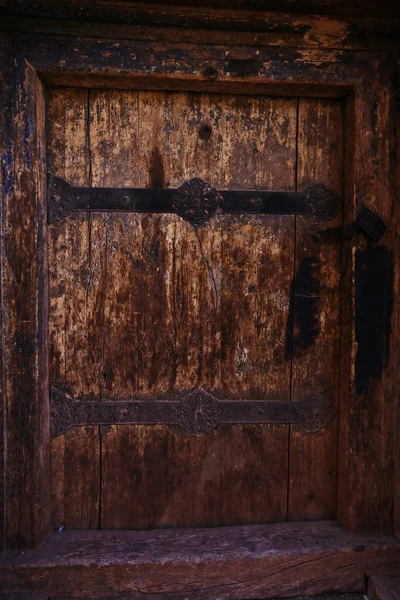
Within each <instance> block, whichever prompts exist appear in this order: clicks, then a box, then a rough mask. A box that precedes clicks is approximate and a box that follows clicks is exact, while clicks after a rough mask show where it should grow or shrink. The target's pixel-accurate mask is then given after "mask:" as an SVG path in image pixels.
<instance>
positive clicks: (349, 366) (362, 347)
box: [338, 69, 398, 532]
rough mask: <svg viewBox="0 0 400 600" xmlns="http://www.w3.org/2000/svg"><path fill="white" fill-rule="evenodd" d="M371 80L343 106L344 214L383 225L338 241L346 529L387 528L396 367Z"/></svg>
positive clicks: (389, 179)
mask: <svg viewBox="0 0 400 600" xmlns="http://www.w3.org/2000/svg"><path fill="white" fill-rule="evenodd" d="M371 77H373V85H370V83H369V82H368V83H367V80H364V81H363V83H362V85H361V86H360V87H359V88H358V90H357V93H356V94H355V96H354V98H353V99H349V100H348V103H347V106H346V125H345V127H346V129H345V130H346V132H348V133H347V138H348V141H347V144H346V158H345V165H346V173H345V176H346V181H348V186H347V187H346V197H345V200H346V202H345V209H346V212H347V215H346V218H347V222H351V221H352V220H353V219H354V215H355V211H356V209H359V208H360V207H361V206H363V205H366V206H368V207H370V208H371V209H372V210H374V211H376V212H377V213H378V214H379V215H380V216H381V218H382V219H383V220H384V221H385V222H386V223H387V224H388V225H389V230H388V233H387V234H386V235H385V236H384V237H383V238H382V240H381V242H380V244H379V246H378V247H376V248H371V247H370V246H367V244H366V242H365V240H364V239H363V238H362V237H361V236H360V237H356V238H355V239H354V240H353V241H352V243H351V244H346V247H345V251H344V254H343V256H344V260H343V269H344V271H343V272H344V273H347V274H349V275H348V277H347V278H345V279H346V280H344V283H343V304H342V348H341V357H342V358H341V382H342V383H341V402H340V405H341V413H340V430H339V481H338V515H339V519H340V521H341V523H343V524H344V526H345V527H346V528H348V530H350V531H355V530H359V531H363V530H364V531H367V530H368V531H380V532H392V531H393V516H392V506H393V465H394V463H393V457H394V445H393V441H394V426H395V418H394V410H393V407H394V406H395V402H396V400H395V398H396V389H395V386H396V373H397V370H398V358H397V356H396V352H397V350H396V343H395V338H394V334H393V335H392V332H393V326H394V323H395V320H396V318H397V317H396V315H397V314H398V303H396V302H395V299H394V293H395V288H394V285H393V277H394V274H393V260H394V258H393V252H394V248H395V246H394V244H395V236H396V227H395V226H393V225H394V217H393V215H394V213H393V210H394V204H393V195H392V190H393V174H394V170H392V168H391V164H392V163H391V160H392V157H391V152H390V147H391V144H393V143H394V140H393V138H392V136H393V128H391V126H390V123H391V115H392V112H391V111H392V104H391V101H390V89H391V88H390V82H389V81H388V72H387V71H385V70H384V69H382V70H380V71H379V74H373V73H372V72H371ZM355 132H358V134H357V136H356V137H354V134H355ZM359 140H362V141H361V143H360V141H359ZM349 157H354V159H353V160H351V161H349ZM350 274H351V277H350ZM366 316H368V318H366Z"/></svg>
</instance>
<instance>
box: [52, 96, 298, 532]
mask: <svg viewBox="0 0 400 600" xmlns="http://www.w3.org/2000/svg"><path fill="white" fill-rule="evenodd" d="M83 93H84V92H77V93H76V99H75V104H74V108H73V109H70V111H69V112H68V113H67V112H66V110H65V106H66V105H68V103H69V102H70V99H71V98H72V97H73V94H74V92H73V91H71V90H69V91H68V93H67V95H66V97H65V98H64V99H63V100H61V94H62V91H61V90H55V91H54V93H53V96H52V97H49V113H48V122H49V127H50V128H51V136H52V141H51V143H50V155H51V158H50V159H49V162H50V164H51V165H52V168H53V172H54V173H55V174H56V175H62V176H65V178H66V179H67V180H69V178H68V176H67V173H66V172H65V164H71V167H70V168H71V169H72V172H73V173H74V174H75V176H73V178H74V181H73V183H76V180H75V177H80V173H82V175H81V177H82V179H81V183H80V184H81V185H82V184H85V183H86V181H85V177H87V176H89V177H90V181H91V183H92V185H95V186H96V185H97V186H124V185H125V186H143V187H146V186H151V187H162V186H170V187H176V186H178V185H179V184H181V183H182V182H183V181H185V180H187V179H189V178H190V177H192V176H200V177H202V178H204V179H206V180H208V181H210V183H212V184H213V185H215V186H217V187H222V188H228V189H229V188H231V187H232V188H238V187H239V188H254V187H261V188H266V189H293V188H294V172H295V153H296V101H295V100H285V99H282V100H279V99H275V100H271V99H268V98H256V99H253V100H251V99H246V100H244V99H237V98H235V97H213V96H207V95H203V96H200V95H197V96H196V95H195V96H193V95H186V94H165V93H156V94H155V93H147V94H146V93H140V94H138V93H136V92H123V93H121V92H111V91H107V92H101V91H99V92H95V91H91V92H87V91H86V92H85V93H86V94H87V101H86V100H84V99H83V97H82V95H83ZM60 102H61V103H62V105H63V107H64V108H63V110H62V111H61V112H60V111H59V103H60ZM79 107H80V108H79ZM86 110H88V111H89V113H88V114H86ZM79 111H80V112H79ZM203 123H209V124H211V126H212V128H213V132H212V136H211V139H210V140H201V139H200V138H199V135H198V130H199V128H200V126H201V125H202V124H203ZM85 128H86V133H83V132H84V131H85ZM264 131H265V133H263V132H264ZM69 132H71V133H72V132H73V139H74V142H73V144H74V145H75V146H76V144H80V148H81V150H77V149H76V147H75V146H74V148H73V150H74V151H73V152H71V153H70V154H69V157H70V158H69V159H67V161H65V152H64V148H66V147H67V145H68V141H69V136H70V135H71V133H69ZM79 132H82V133H79ZM139 148H140V152H139V150H138V149H139ZM244 152H246V153H247V154H248V156H249V158H248V160H247V161H246V162H243V161H241V160H240V156H241V154H243V153H244ZM87 153H88V154H87ZM87 155H88V156H89V157H90V158H89V160H90V165H89V167H88V168H87V166H86V165H84V164H79V157H80V156H87ZM58 164H60V165H61V166H62V168H61V170H58V166H57V165H58ZM50 240H51V250H50V257H51V258H50V260H51V273H52V275H51V278H50V297H51V313H50V323H51V343H52V349H51V356H52V357H53V358H52V360H51V365H52V370H51V385H52V386H53V387H62V388H66V389H68V391H69V392H70V393H72V394H73V395H75V396H79V397H86V398H94V399H97V400H99V401H101V400H102V399H113V398H129V397H133V396H139V397H140V396H146V395H150V394H153V395H157V394H158V395H159V396H161V397H165V396H166V397H168V396H169V397H173V395H174V394H177V393H180V392H182V391H184V390H185V389H190V388H192V387H205V388H209V389H210V390H212V391H213V392H214V393H215V392H216V393H217V394H219V395H220V396H221V397H223V398H229V397H231V398H233V399H234V398H243V399H249V400H251V399H257V398H259V397H264V396H267V397H269V398H270V399H272V398H275V397H276V398H277V399H282V400H284V399H288V398H289V396H290V389H289V381H290V361H287V360H285V357H284V352H285V336H286V323H287V320H288V315H289V294H290V282H291V278H292V274H293V242H294V218H293V217H284V218H283V217H268V216H265V217H255V218H254V217H241V216H233V215H229V216H228V217H226V216H224V217H216V218H215V219H213V220H211V221H210V222H209V223H207V224H205V225H204V226H202V227H201V228H200V229H199V230H198V231H197V232H195V231H194V230H193V229H192V227H191V226H190V225H189V224H188V223H186V222H184V221H182V220H181V219H180V218H179V217H177V216H176V215H161V216H160V215H153V216H152V215H134V214H131V215H128V214H126V215H106V214H104V215H101V214H92V215H86V216H82V215H81V216H79V217H77V218H76V219H75V220H74V219H70V220H69V219H65V220H64V221H62V222H61V223H59V224H54V225H52V226H51V227H50ZM72 240H73V242H72ZM282 248H285V251H284V252H282ZM59 250H61V251H59ZM71 253H73V254H72V256H73V260H72V261H71ZM71 266H72V269H73V270H71ZM79 306H85V307H86V310H85V311H82V309H81V310H79V309H78V307H79ZM90 306H92V307H93V309H90ZM88 307H89V309H88ZM77 360H78V363H79V364H80V365H81V367H80V369H76V368H75V365H76V361H77ZM68 361H69V362H68ZM69 365H71V366H69ZM287 431H288V428H287V426H283V425H277V426H266V427H265V426H256V425H253V426H249V425H248V426H239V425H238V426H223V427H220V428H219V430H218V432H210V433H209V434H207V435H206V436H205V437H204V438H201V439H196V438H192V439H190V438H182V434H181V433H180V432H179V430H174V429H173V428H168V427H165V426H159V427H145V426H142V427H127V426H112V427H101V428H100V430H99V435H100V439H99V440H98V447H99V451H97V450H94V453H93V454H91V453H88V452H87V450H86V449H85V445H84V444H83V445H82V446H81V447H77V445H76V437H79V434H75V433H73V432H70V433H68V434H67V435H66V436H65V439H60V440H56V441H55V442H54V453H53V455H54V460H53V482H54V483H53V495H54V504H55V508H54V522H55V523H56V524H58V523H59V522H63V523H65V524H67V525H68V526H74V527H82V526H83V527H85V526H86V527H87V526H93V523H94V519H92V518H88V517H87V516H85V515H86V514H87V512H88V511H89V513H90V514H94V513H95V507H94V506H92V505H93V504H94V505H96V504H97V501H98V497H99V496H100V497H101V509H100V510H101V522H100V525H101V526H102V527H127V526H136V527H138V526H139V527H149V526H156V525H158V526H168V525H186V526H188V525H211V524H225V523H246V522H250V523H251V522H260V521H269V520H272V521H279V520H283V519H284V518H285V515H286V510H287V507H286V501H287V461H288V458H287V452H288V442H287ZM80 435H82V436H86V435H87V434H86V433H85V432H84V431H82V432H81V434H80ZM90 439H93V443H95V436H94V434H93V436H92V437H91V438H90ZM72 440H73V441H72ZM65 444H68V447H69V448H70V449H71V448H72V444H74V445H75V449H76V450H75V451H76V454H75V453H74V451H73V450H72V449H71V450H70V461H69V462H68V463H67V462H66V460H67V455H65V458H64V460H62V458H61V455H62V453H63V452H65V449H64V448H65ZM99 453H100V454H99ZM127 455H129V456H130V460H129V461H127V460H126V456H127ZM82 456H85V459H84V462H83V463H82V460H83V458H82ZM92 456H93V460H91V457H92ZM79 457H81V458H80V459H79ZM268 457H269V459H268ZM97 460H99V461H100V463H99V464H97V462H96V461H97ZM75 461H76V462H77V464H81V463H82V464H83V465H85V467H86V469H87V470H88V472H89V473H92V476H90V475H89V480H90V481H92V483H93V486H94V487H93V490H94V489H95V487H96V485H97V482H96V481H95V479H94V475H93V474H94V472H95V471H97V472H100V475H99V481H101V490H100V492H99V494H96V493H92V494H85V490H82V489H81V486H80V485H76V486H75V487H74V489H73V491H72V492H71V488H70V486H66V485H65V483H64V484H63V478H64V481H65V477H66V473H67V472H69V473H73V474H74V475H73V477H76V478H77V484H78V482H79V481H86V484H87V485H88V478H87V477H86V478H84V477H83V470H82V472H81V471H78V472H76V469H75V467H74V463H75ZM71 477H72V475H71ZM70 481H72V480H70ZM239 489H240V490H241V493H240V494H238V493H237V490H239ZM82 494H83V496H82ZM82 497H85V498H87V500H88V501H89V499H90V501H91V507H90V508H89V506H87V505H86V504H84V503H83V502H82ZM65 498H68V504H71V506H72V505H73V504H74V503H75V504H76V507H77V508H76V510H75V511H72V510H71V511H69V512H68V514H67V513H66V512H65V510H64V513H62V511H61V512H60V509H58V508H56V506H57V505H61V506H63V505H64V504H65ZM233 498H235V501H232V499H233ZM77 517H79V518H77ZM88 523H90V525H88Z"/></svg>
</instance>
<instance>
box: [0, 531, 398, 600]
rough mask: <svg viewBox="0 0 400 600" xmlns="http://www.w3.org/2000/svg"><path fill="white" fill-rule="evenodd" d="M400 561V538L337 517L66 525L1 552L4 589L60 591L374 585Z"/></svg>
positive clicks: (258, 594)
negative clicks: (199, 524)
mask: <svg viewBox="0 0 400 600" xmlns="http://www.w3.org/2000/svg"><path fill="white" fill-rule="evenodd" d="M399 570H400V542H399V541H396V540H395V539H394V538H382V537H379V538H376V537H375V538H373V537H362V536H353V535H348V534H346V533H344V532H343V531H342V530H341V529H340V528H339V527H338V526H337V524H336V523H335V522H319V523H311V522H308V523H290V524H288V523H286V524H279V525H253V526H244V527H243V526H241V527H224V528H215V529H192V530H190V529H185V530H182V529H181V530H158V531H93V530H89V531H80V532H79V531H63V532H61V533H59V534H53V535H52V536H51V537H50V538H49V539H48V540H47V541H46V542H45V543H44V544H43V546H42V547H41V548H40V549H39V550H37V551H36V552H35V553H26V554H25V555H23V556H21V555H19V556H15V554H14V555H11V554H10V555H5V556H4V557H3V558H2V559H0V582H1V583H0V591H3V592H10V593H11V592H16V591H31V592H37V593H46V594H48V595H49V596H50V597H51V598H59V597H60V598H61V597H63V598H65V597H68V598H80V599H86V598H104V597H106V596H113V597H115V596H118V595H119V594H124V593H128V592H129V593H130V596H129V597H130V598H135V599H136V598H142V597H143V596H144V595H146V597H148V598H150V599H157V600H159V599H161V598H166V597H167V596H168V597H173V598H174V599H175V600H183V599H184V598H185V599H188V600H194V599H198V598H202V599H205V598H210V597H216V595H217V596H218V598H220V599H225V598H229V599H230V600H234V599H244V598H247V599H249V598H266V597H269V598H270V597H274V596H282V597H283V596H292V595H299V594H305V595H311V594H320V593H325V592H328V591H331V592H332V591H334V592H345V591H346V592H348V591H353V592H357V591H363V590H364V589H365V575H373V574H380V573H389V574H390V573H392V574H395V573H396V572H399Z"/></svg>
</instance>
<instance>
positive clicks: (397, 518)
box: [393, 51, 400, 537]
mask: <svg viewBox="0 0 400 600" xmlns="http://www.w3.org/2000/svg"><path fill="white" fill-rule="evenodd" d="M399 56H400V51H399V53H398V57H399ZM396 75H397V76H396V90H397V92H399V89H400V58H398V60H397V73H396ZM395 118H396V132H397V137H396V153H395V154H394V160H395V161H396V166H393V172H394V173H395V175H396V180H395V189H396V190H400V143H399V139H400V106H399V105H398V104H397V105H396V112H395ZM393 220H394V222H395V223H396V224H397V228H396V242H395V247H394V255H395V256H399V255H400V203H399V202H398V203H397V204H396V203H395V207H394V219H393ZM394 282H395V287H394V291H393V294H394V297H395V298H399V297H400V296H399V295H400V265H399V263H398V261H396V262H395V278H394ZM395 322H396V326H395V331H396V333H395V341H394V345H393V346H394V347H393V354H394V356H396V357H397V364H398V366H400V318H399V315H398V312H397V311H396V306H395ZM396 389H397V390H400V368H397V378H396ZM394 431H395V442H394V471H393V480H394V494H393V496H394V500H393V527H394V531H395V533H396V535H397V536H398V537H400V394H399V393H397V402H396V409H395V428H394Z"/></svg>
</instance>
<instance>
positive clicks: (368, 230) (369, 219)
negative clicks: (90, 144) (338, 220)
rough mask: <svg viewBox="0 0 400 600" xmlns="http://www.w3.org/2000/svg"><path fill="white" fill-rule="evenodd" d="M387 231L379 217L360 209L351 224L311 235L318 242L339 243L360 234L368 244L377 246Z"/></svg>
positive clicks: (368, 210)
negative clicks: (329, 241) (330, 241)
mask: <svg viewBox="0 0 400 600" xmlns="http://www.w3.org/2000/svg"><path fill="white" fill-rule="evenodd" d="M386 231H387V226H386V225H385V223H384V222H383V221H382V219H381V218H380V216H379V215H378V214H377V213H375V212H373V211H372V210H370V209H369V208H367V207H362V209H361V210H360V212H359V213H358V215H357V217H356V219H355V220H354V221H353V223H350V224H348V225H343V226H342V227H329V228H328V229H322V230H320V231H317V232H316V233H314V234H313V237H314V238H315V239H317V240H318V241H322V239H323V240H325V241H327V240H332V241H341V240H343V239H345V238H349V237H351V236H352V235H353V234H354V233H362V234H363V235H364V237H365V238H366V240H367V241H368V242H369V243H370V244H377V243H378V242H379V241H380V240H381V238H382V237H383V235H384V234H385V233H386Z"/></svg>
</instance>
